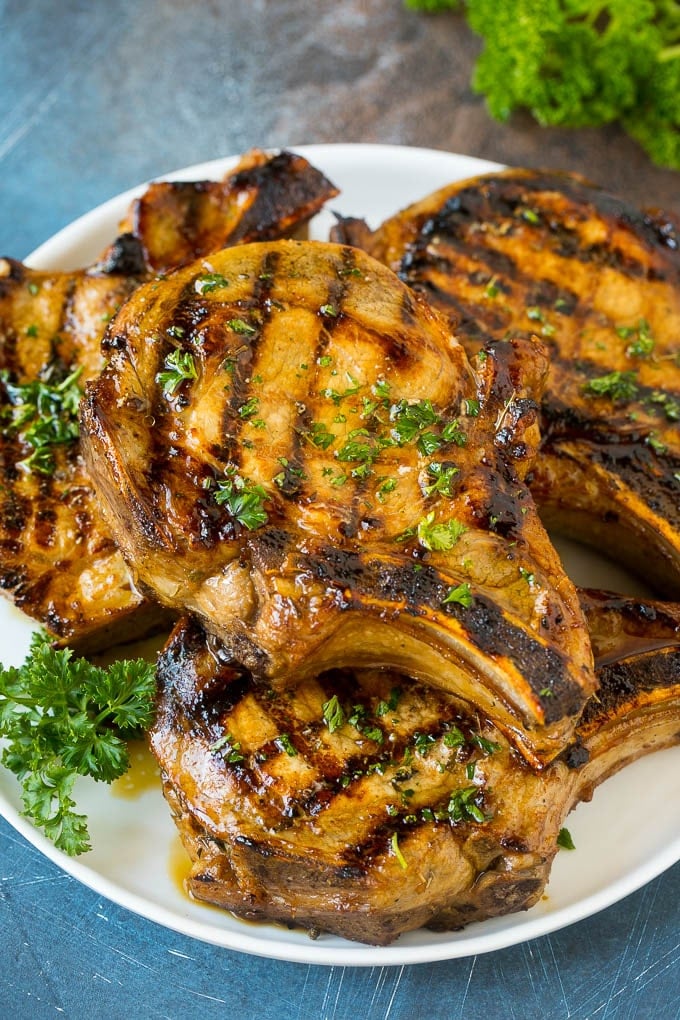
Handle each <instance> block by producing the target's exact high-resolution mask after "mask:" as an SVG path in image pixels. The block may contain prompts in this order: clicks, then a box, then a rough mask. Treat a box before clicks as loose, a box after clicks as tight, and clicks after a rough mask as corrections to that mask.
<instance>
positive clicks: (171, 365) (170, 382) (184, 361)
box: [156, 347, 198, 397]
mask: <svg viewBox="0 0 680 1020" xmlns="http://www.w3.org/2000/svg"><path fill="white" fill-rule="evenodd" d="M163 364H164V365H165V371H163V372H159V373H158V374H157V376H156V382H157V383H159V384H160V385H161V386H162V387H163V394H164V396H166V397H174V395H175V393H176V392H177V390H178V389H179V387H180V386H181V385H182V383H183V382H185V381H186V380H188V379H197V378H198V370H197V368H196V361H195V359H194V356H193V354H191V353H190V351H182V350H180V349H179V347H177V348H175V350H173V351H170V353H169V354H168V355H167V357H166V359H165V361H164V362H163Z"/></svg>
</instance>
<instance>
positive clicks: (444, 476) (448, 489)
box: [425, 461, 459, 496]
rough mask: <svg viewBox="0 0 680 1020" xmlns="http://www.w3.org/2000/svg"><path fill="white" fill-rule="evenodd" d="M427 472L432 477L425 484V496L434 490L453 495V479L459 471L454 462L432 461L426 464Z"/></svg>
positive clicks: (445, 494) (431, 493)
mask: <svg viewBox="0 0 680 1020" xmlns="http://www.w3.org/2000/svg"><path fill="white" fill-rule="evenodd" d="M427 473H428V474H429V475H431V476H432V478H433V479H434V481H432V482H430V483H428V484H427V485H426V486H425V494H426V495H427V496H431V495H433V494H434V493H435V492H440V493H442V495H444V496H452V495H453V479H454V478H455V476H456V475H457V474H458V473H459V471H458V468H457V467H456V466H455V464H440V463H439V462H438V461H432V463H431V464H428V467H427Z"/></svg>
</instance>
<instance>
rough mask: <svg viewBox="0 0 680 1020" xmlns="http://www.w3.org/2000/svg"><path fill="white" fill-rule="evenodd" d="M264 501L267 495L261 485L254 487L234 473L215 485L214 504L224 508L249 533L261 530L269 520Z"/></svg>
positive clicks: (251, 483)
mask: <svg viewBox="0 0 680 1020" xmlns="http://www.w3.org/2000/svg"><path fill="white" fill-rule="evenodd" d="M266 499H267V493H266V491H265V490H264V489H263V488H262V486H261V485H255V484H254V483H253V482H251V481H249V480H248V479H245V478H241V476H240V475H238V474H236V473H235V472H231V473H229V474H228V475H227V477H226V478H221V479H220V480H219V481H218V482H217V483H216V492H215V502H216V503H219V505H220V506H226V508H227V510H228V511H229V513H230V514H231V516H232V517H233V518H234V520H236V521H238V522H239V524H242V525H243V526H244V528H247V529H248V530H249V531H255V530H256V529H257V528H261V527H262V525H263V524H266V523H267V521H268V520H269V516H268V514H267V511H266V510H265V509H264V502H265V500H266Z"/></svg>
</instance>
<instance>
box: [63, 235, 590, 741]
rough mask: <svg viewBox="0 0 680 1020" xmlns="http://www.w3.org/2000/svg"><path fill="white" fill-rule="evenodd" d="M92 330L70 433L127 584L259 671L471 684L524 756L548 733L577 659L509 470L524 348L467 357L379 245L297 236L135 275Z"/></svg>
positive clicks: (528, 512)
mask: <svg viewBox="0 0 680 1020" xmlns="http://www.w3.org/2000/svg"><path fill="white" fill-rule="evenodd" d="M109 342H110V343H111V345H112V346H113V347H115V348H116V353H115V355H114V357H113V358H112V360H111V362H110V364H109V366H108V367H107V369H106V371H105V372H104V373H103V374H102V376H101V377H100V379H99V380H98V381H97V383H96V384H95V385H94V386H92V387H91V388H90V390H89V392H88V394H87V396H86V398H85V401H84V404H83V411H82V418H83V423H84V443H85V447H86V451H87V457H88V465H89V470H90V471H91V472H92V475H93V478H94V479H95V480H96V483H97V487H98V489H99V491H100V493H101V495H102V498H103V500H104V504H105V506H106V509H107V511H108V515H109V518H110V524H111V527H112V529H113V532H114V535H115V537H116V540H117V541H118V543H119V544H120V547H121V549H122V550H123V552H124V554H125V555H126V557H127V559H128V561H129V562H130V563H131V564H134V568H135V571H136V574H137V576H138V578H139V581H140V583H141V584H143V585H144V586H145V587H147V588H149V589H151V590H152V591H153V592H154V594H155V595H156V596H157V597H158V598H159V599H160V601H162V602H163V603H164V604H166V605H168V606H171V607H173V608H181V609H184V610H188V611H191V612H195V613H197V614H198V615H199V616H200V617H201V619H202V620H203V621H204V622H205V625H206V627H207V628H208V629H209V630H211V631H213V632H214V633H215V634H218V635H220V636H221V637H222V639H223V640H224V641H225V642H227V643H228V644H229V645H230V647H231V648H232V651H233V653H234V654H235V656H236V657H237V658H238V659H239V661H241V662H242V663H243V664H244V665H245V666H246V667H248V668H249V669H252V670H253V671H254V672H255V673H257V674H259V675H263V676H267V677H268V678H270V680H271V682H272V683H274V684H276V685H278V686H280V685H285V684H287V683H289V682H291V680H297V679H298V678H300V677H301V676H303V675H304V676H310V675H316V674H318V673H319V672H320V671H321V670H323V669H326V668H329V667H331V666H338V665H352V666H357V665H380V666H383V665H389V666H392V667H394V668H397V669H400V670H403V671H404V672H406V673H409V674H410V675H413V676H415V677H420V678H421V679H427V680H428V681H429V682H432V683H435V684H438V685H441V686H444V687H445V688H449V689H452V690H454V691H456V692H457V693H458V694H460V695H462V696H464V697H466V698H468V699H469V700H470V701H471V702H474V703H476V704H477V705H478V706H479V707H480V709H481V710H483V711H484V712H486V713H488V714H489V715H490V717H492V718H493V719H494V720H496V721H497V722H499V723H500V724H501V725H503V726H504V727H505V728H506V729H507V730H508V731H509V732H510V733H512V739H514V740H516V741H517V743H518V745H520V746H521V747H522V748H523V752H524V753H525V754H526V755H527V756H528V757H529V758H531V759H532V760H533V761H538V760H545V759H549V758H550V757H552V756H553V755H555V754H556V753H558V752H559V750H560V749H561V748H562V746H563V745H564V742H565V740H566V739H567V738H568V735H569V733H570V731H571V729H572V728H573V725H574V723H575V719H576V718H577V716H578V714H579V713H580V711H581V708H582V706H583V703H584V701H585V699H586V697H587V696H588V695H589V694H590V692H591V691H592V689H593V685H594V674H593V672H592V667H591V655H590V648H589V643H588V639H587V634H586V631H585V627H584V624H583V620H582V616H581V611H580V607H579V605H578V600H577V597H576V593H575V590H574V588H573V586H572V585H571V583H570V582H569V581H568V579H567V578H566V576H565V574H564V571H563V569H562V566H561V563H560V561H559V559H558V557H557V555H556V553H555V551H554V549H553V547H552V545H551V544H550V543H549V541H548V539H547V536H546V534H545V532H544V530H543V528H542V525H541V524H540V521H539V519H538V517H537V514H536V512H535V508H534V505H533V502H532V500H531V498H530V497H529V494H528V491H527V489H526V487H525V485H524V484H523V482H522V480H521V479H522V475H523V473H524V472H525V471H526V469H527V467H528V466H529V465H530V463H531V460H532V456H533V451H534V450H535V446H536V442H537V439H538V433H537V431H536V424H535V420H536V403H535V397H536V396H537V395H538V393H539V392H540V387H541V384H542V379H543V374H544V371H545V359H544V355H543V352H542V348H541V346H540V345H539V344H537V343H535V342H533V341H530V340H523V341H522V340H519V341H501V342H495V343H492V344H490V345H489V347H488V348H486V349H485V350H484V351H483V352H482V353H481V354H480V355H479V356H478V358H477V359H476V361H475V363H474V364H471V363H470V362H469V361H468V359H467V357H466V355H465V353H464V351H463V349H462V347H461V346H460V345H459V344H458V343H457V341H456V340H455V339H453V338H452V337H451V336H450V334H449V331H448V329H447V328H446V327H445V323H444V320H443V319H442V318H441V317H439V316H438V315H437V314H436V313H435V312H433V311H432V310H431V309H430V308H429V307H428V306H427V305H426V304H425V303H424V302H422V301H421V300H420V299H419V298H418V297H417V296H415V295H414V294H413V292H412V291H411V290H410V289H409V288H407V287H405V286H404V285H403V284H401V283H400V282H399V281H398V280H397V278H396V277H395V276H394V274H392V273H391V272H390V271H389V270H387V269H385V268H384V267H383V266H381V265H380V264H379V263H377V262H376V261H375V260H373V259H371V258H369V257H368V256H366V255H364V254H363V253H361V252H359V251H358V250H356V249H353V248H348V247H342V246H337V245H327V244H322V243H320V242H292V241H291V242H273V243H271V244H259V245H258V244H254V245H243V246H240V247H239V248H233V249H230V250H227V251H223V252H220V253H217V254H215V255H212V256H211V257H210V258H209V259H207V260H202V261H199V262H197V263H195V264H192V265H191V266H189V267H186V268H184V269H182V270H181V271H179V272H177V273H174V274H172V275H170V276H168V277H166V278H165V280H164V281H162V282H160V283H153V284H150V285H149V286H146V287H143V288H141V289H140V290H139V291H137V292H136V294H135V296H134V297H133V299H132V300H131V301H129V302H128V303H127V304H126V305H125V307H124V309H122V311H121V313H120V314H119V315H118V316H117V318H116V319H115V321H114V322H113V323H112V324H111V327H110V329H109ZM178 357H179V358H188V359H189V362H187V364H188V365H189V366H190V371H189V370H187V371H186V372H185V374H186V376H187V378H183V379H182V381H181V382H179V383H178V385H177V387H176V388H172V387H171V388H170V389H169V388H168V387H167V386H166V373H167V371H168V366H170V365H173V364H179V362H178V360H177V359H178ZM248 500H250V504H248V502H247V501H248ZM244 501H246V502H245V503H244ZM249 505H250V510H251V512H252V511H253V507H255V509H256V510H257V513H258V514H259V516H258V517H257V518H256V519H253V518H252V517H251V518H249V517H248V516H247V513H248V506H249ZM433 529H434V530H433Z"/></svg>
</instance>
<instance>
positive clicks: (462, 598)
mask: <svg viewBox="0 0 680 1020" xmlns="http://www.w3.org/2000/svg"><path fill="white" fill-rule="evenodd" d="M472 601H473V600H472V592H471V590H470V585H469V584H468V582H467V581H463V582H462V583H461V584H457V585H455V586H453V587H451V588H449V590H448V591H447V593H446V595H445V596H444V598H443V599H442V605H443V606H446V605H450V604H452V603H455V604H456V605H459V606H463V608H464V609H469V608H470V606H471V605H472Z"/></svg>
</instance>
